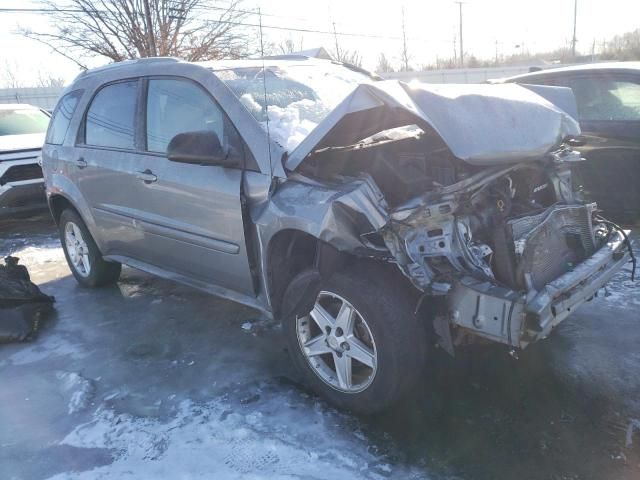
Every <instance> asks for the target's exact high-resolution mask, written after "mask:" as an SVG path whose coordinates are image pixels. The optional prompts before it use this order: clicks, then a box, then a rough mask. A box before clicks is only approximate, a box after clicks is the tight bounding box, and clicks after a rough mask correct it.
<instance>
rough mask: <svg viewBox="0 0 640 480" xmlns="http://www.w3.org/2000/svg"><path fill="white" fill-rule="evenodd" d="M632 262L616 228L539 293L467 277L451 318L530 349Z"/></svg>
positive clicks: (454, 296) (477, 331)
mask: <svg viewBox="0 0 640 480" xmlns="http://www.w3.org/2000/svg"><path fill="white" fill-rule="evenodd" d="M628 261H629V253H628V251H627V249H626V245H625V244H624V239H623V238H622V235H620V234H619V233H617V232H616V233H614V234H613V235H612V239H611V241H610V242H609V243H608V244H606V245H604V246H603V247H601V248H600V249H599V250H597V251H596V252H595V253H594V254H593V255H592V256H591V257H590V258H588V259H587V260H585V261H584V262H582V263H580V264H579V265H578V266H576V267H575V268H574V269H573V270H572V271H570V272H567V273H565V274H564V275H562V276H560V277H558V278H557V279H555V280H554V281H552V282H550V283H548V284H547V285H545V286H544V287H542V288H541V289H540V291H537V292H536V291H532V292H530V293H529V294H521V293H518V292H515V291H513V290H511V289H508V288H503V287H500V286H497V285H495V284H493V283H491V282H488V281H482V280H478V279H475V278H472V277H464V278H463V279H462V280H461V281H460V282H459V283H458V284H457V285H456V286H455V287H454V289H453V292H452V294H451V295H450V297H449V311H450V312H451V321H452V323H454V324H455V325H457V326H459V327H462V328H464V329H467V330H471V331H472V332H473V333H474V334H476V335H479V336H482V337H485V338H488V339H490V340H493V341H498V342H500V343H504V344H507V345H509V346H511V347H519V348H524V347H526V346H527V345H528V344H529V343H532V342H535V341H537V340H540V339H542V338H545V337H547V336H548V335H549V333H550V332H551V330H553V328H554V327H555V326H557V325H558V324H559V323H560V322H562V321H563V320H564V319H565V318H567V316H568V315H569V314H570V313H571V312H573V311H574V310H575V309H576V308H578V307H579V306H580V305H581V304H583V303H584V302H586V301H587V300H589V299H591V298H592V297H593V296H594V295H595V294H596V292H597V291H598V290H599V289H600V288H602V287H603V286H604V285H605V284H606V283H607V282H608V281H609V280H610V279H611V277H613V275H615V274H616V273H617V272H618V271H620V269H622V267H623V266H624V264H625V263H627V262H628Z"/></svg>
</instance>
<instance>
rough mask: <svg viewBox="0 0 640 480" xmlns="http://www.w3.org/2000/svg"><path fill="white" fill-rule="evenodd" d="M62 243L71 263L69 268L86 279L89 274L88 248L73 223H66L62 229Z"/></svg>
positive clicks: (78, 229)
mask: <svg viewBox="0 0 640 480" xmlns="http://www.w3.org/2000/svg"><path fill="white" fill-rule="evenodd" d="M64 243H65V246H66V248H67V253H68V255H69V260H70V261H71V267H72V268H73V269H74V270H75V271H76V272H77V273H78V274H79V275H80V276H82V277H88V276H89V275H90V274H91V259H90V258H89V247H88V246H87V242H86V241H85V239H84V237H83V236H82V231H81V230H80V228H79V227H78V226H77V225H76V224H75V223H73V222H67V224H66V225H65V227H64Z"/></svg>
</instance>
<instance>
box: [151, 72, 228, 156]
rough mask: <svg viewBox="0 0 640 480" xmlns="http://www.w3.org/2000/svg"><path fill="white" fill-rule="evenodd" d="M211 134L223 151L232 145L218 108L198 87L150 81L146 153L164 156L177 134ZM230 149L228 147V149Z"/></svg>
mask: <svg viewBox="0 0 640 480" xmlns="http://www.w3.org/2000/svg"><path fill="white" fill-rule="evenodd" d="M201 131H212V132H215V133H216V135H217V136H218V139H219V140H220V143H221V144H222V145H223V146H224V147H229V146H230V143H231V144H234V143H235V141H233V139H232V138H231V137H232V136H233V127H231V125H230V124H229V123H228V122H226V121H225V115H224V113H223V112H222V110H221V109H220V107H219V106H218V105H217V104H216V103H215V102H214V101H213V100H212V99H211V97H209V95H208V94H207V93H206V92H205V91H204V90H203V89H202V88H200V87H199V86H198V85H195V84H194V83H192V82H190V81H187V80H178V79H151V80H149V90H148V94H147V131H146V136H147V150H148V151H150V152H157V153H166V151H167V145H169V142H170V141H171V139H172V138H173V137H174V136H176V135H177V134H179V133H185V132H201ZM231 146H232V145H231Z"/></svg>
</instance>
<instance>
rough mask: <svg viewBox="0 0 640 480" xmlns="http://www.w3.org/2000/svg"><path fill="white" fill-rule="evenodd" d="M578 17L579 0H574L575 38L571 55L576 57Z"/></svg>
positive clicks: (572, 41) (572, 42)
mask: <svg viewBox="0 0 640 480" xmlns="http://www.w3.org/2000/svg"><path fill="white" fill-rule="evenodd" d="M577 18H578V0H573V39H572V40H571V56H572V57H573V58H576V20H577Z"/></svg>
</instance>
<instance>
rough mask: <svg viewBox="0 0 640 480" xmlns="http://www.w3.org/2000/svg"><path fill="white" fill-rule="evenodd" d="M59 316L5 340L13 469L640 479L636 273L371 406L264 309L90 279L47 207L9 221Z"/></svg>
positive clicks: (138, 281)
mask: <svg viewBox="0 0 640 480" xmlns="http://www.w3.org/2000/svg"><path fill="white" fill-rule="evenodd" d="M9 252H11V253H16V254H17V255H18V256H19V257H20V258H21V260H22V263H24V264H25V265H27V266H28V267H29V270H30V272H31V274H32V279H33V280H34V281H35V282H36V283H38V284H39V285H40V286H41V288H42V290H43V291H44V292H45V293H48V294H51V295H55V297H56V313H55V315H54V316H53V318H51V319H50V320H49V321H47V322H46V323H45V324H44V326H43V330H42V331H41V332H40V334H39V337H38V338H37V339H36V340H35V341H34V342H31V343H27V344H11V345H0V385H2V388H0V479H2V480H4V479H45V478H55V479H67V478H69V479H76V478H77V479H93V478H109V479H111V478H116V479H125V478H126V479H134V478H135V479H141V478H142V479H144V478H154V479H155V478H188V479H191V478H216V479H227V478H229V479H232V478H313V479H324V478H326V479H338V478H339V479H345V478H347V479H349V478H365V479H369V478H371V479H375V478H401V479H405V478H430V479H445V478H446V479H451V478H455V479H469V480H472V479H473V480H475V479H514V478H518V479H551V480H560V479H567V480H569V479H571V480H573V479H598V480H609V479H611V480H614V479H615V480H624V479H629V480H632V479H633V480H637V479H638V478H640V374H639V371H640V368H639V367H640V313H639V312H640V310H639V309H640V294H639V293H638V291H637V290H636V289H635V288H633V286H632V284H631V282H630V280H629V275H628V273H625V274H623V275H619V276H618V277H616V279H615V280H614V281H613V282H612V284H611V286H610V287H609V289H608V290H609V291H608V294H607V295H605V292H601V295H600V296H599V298H596V299H594V300H593V301H592V302H590V303H588V304H586V305H584V306H583V307H581V308H580V309H579V310H578V311H577V312H576V313H575V314H574V315H573V316H572V317H570V318H569V319H568V320H566V321H565V322H564V323H563V324H561V325H560V327H559V328H558V330H557V331H556V332H555V334H554V335H552V336H551V338H549V339H548V340H546V341H543V342H541V343H539V344H536V345H533V346H531V347H530V348H528V349H527V350H526V351H524V352H522V353H521V354H520V358H519V359H515V358H512V357H510V356H509V355H508V354H507V352H506V351H505V350H504V349H502V348H482V349H480V348H474V349H472V350H469V351H466V352H461V353H459V354H458V355H457V357H456V359H453V360H452V359H449V358H448V357H446V355H440V354H438V355H436V356H435V357H434V358H433V359H432V360H431V361H432V368H430V369H429V371H430V372H429V373H428V374H427V377H426V378H425V380H424V383H423V386H422V388H421V389H420V391H419V392H416V394H415V395H414V396H413V397H412V398H410V399H408V400H407V401H406V402H405V403H404V404H402V405H399V406H398V407H397V408H395V409H394V410H393V411H390V412H387V413H385V414H383V415H377V416H374V417H369V418H358V417H355V416H352V415H349V414H346V413H343V412H338V411H336V410H335V409H333V408H331V407H330V406H328V405H326V404H325V403H324V402H323V401H322V400H320V399H319V398H317V397H316V396H315V395H313V394H312V393H310V392H309V391H307V390H306V389H305V388H304V386H302V385H300V384H299V382H298V377H297V375H296V372H295V371H293V370H292V367H291V365H290V363H289V360H288V357H287V354H286V351H285V350H284V348H283V344H282V341H281V338H280V334H279V330H278V328H276V327H274V326H272V325H270V324H268V323H267V322H265V321H263V320H260V318H259V317H258V316H257V313H256V312H254V311H252V310H250V309H247V308H245V307H241V306H238V305H235V304H233V303H231V302H228V301H225V300H222V299H217V298H214V297H211V296H208V295H206V294H203V293H200V292H198V291H195V290H192V289H190V288H187V287H183V286H180V285H177V284H175V283H172V282H169V281H165V280H161V279H157V278H154V277H151V276H149V275H146V274H144V273H141V272H138V271H136V270H133V269H129V268H125V269H124V270H123V275H122V278H121V281H120V282H119V283H118V285H117V286H116V287H110V288H105V289H100V290H86V289H82V288H80V287H78V286H77V284H76V282H75V280H74V279H73V277H72V276H71V275H70V272H69V270H68V268H67V266H66V263H65V261H64V256H63V254H62V250H61V249H60V247H59V242H58V240H57V235H56V232H55V227H54V226H53V225H52V224H51V222H50V221H49V219H48V218H47V217H46V216H45V217H40V218H35V219H21V220H16V221H5V222H4V223H0V254H1V255H5V254H7V253H9Z"/></svg>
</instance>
